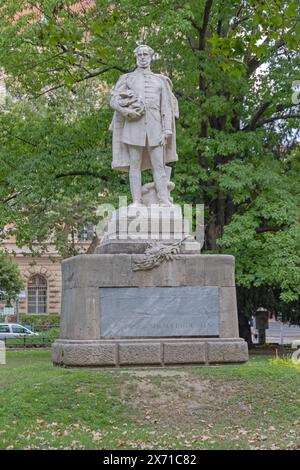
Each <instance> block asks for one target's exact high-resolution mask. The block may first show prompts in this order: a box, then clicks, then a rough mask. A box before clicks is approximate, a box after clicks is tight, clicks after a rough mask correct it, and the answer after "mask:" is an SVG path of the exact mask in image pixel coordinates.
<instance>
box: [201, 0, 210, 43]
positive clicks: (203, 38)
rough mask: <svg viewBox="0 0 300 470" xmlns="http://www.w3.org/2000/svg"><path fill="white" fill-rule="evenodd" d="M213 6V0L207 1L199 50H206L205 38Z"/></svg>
mask: <svg viewBox="0 0 300 470" xmlns="http://www.w3.org/2000/svg"><path fill="white" fill-rule="evenodd" d="M212 4H213V0H206V3H205V8H204V17H203V24H202V27H201V29H200V37H199V50H200V51H204V49H205V36H206V31H207V27H208V22H209V15H210V11H211V7H212Z"/></svg>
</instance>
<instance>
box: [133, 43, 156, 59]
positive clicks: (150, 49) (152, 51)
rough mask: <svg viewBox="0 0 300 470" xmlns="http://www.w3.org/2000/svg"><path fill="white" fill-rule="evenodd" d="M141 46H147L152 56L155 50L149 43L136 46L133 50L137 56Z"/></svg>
mask: <svg viewBox="0 0 300 470" xmlns="http://www.w3.org/2000/svg"><path fill="white" fill-rule="evenodd" d="M141 47H146V48H147V49H148V52H149V54H150V55H151V57H152V56H153V54H154V50H153V49H152V47H150V46H148V45H147V44H140V45H139V46H138V47H136V48H135V49H134V51H133V52H134V55H135V56H137V53H138V51H139V49H140V48H141Z"/></svg>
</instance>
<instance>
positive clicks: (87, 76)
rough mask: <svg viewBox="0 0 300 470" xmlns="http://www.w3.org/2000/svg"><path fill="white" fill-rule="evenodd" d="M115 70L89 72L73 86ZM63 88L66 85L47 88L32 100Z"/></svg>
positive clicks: (112, 68)
mask: <svg viewBox="0 0 300 470" xmlns="http://www.w3.org/2000/svg"><path fill="white" fill-rule="evenodd" d="M115 69H116V67H108V68H107V69H103V70H99V71H98V72H90V73H89V74H87V75H85V76H84V77H82V78H79V79H78V80H74V85H75V84H76V83H80V82H83V81H84V80H88V79H89V78H93V77H98V76H99V75H102V74H103V73H106V72H109V71H110V70H115ZM64 86H66V83H60V84H59V85H55V86H53V87H51V88H48V89H47V90H45V91H43V92H42V93H39V94H38V95H34V96H33V98H34V99H37V98H40V97H41V96H43V95H46V94H47V93H50V92H51V91H55V90H58V89H59V88H63V87H64ZM33 98H31V99H33Z"/></svg>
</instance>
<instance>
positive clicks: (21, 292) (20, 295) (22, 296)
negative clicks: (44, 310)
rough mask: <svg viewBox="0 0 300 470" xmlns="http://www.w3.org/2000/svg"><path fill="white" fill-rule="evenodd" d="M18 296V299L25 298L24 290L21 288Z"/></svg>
mask: <svg viewBox="0 0 300 470" xmlns="http://www.w3.org/2000/svg"><path fill="white" fill-rule="evenodd" d="M18 297H19V299H20V300H24V299H26V290H21V291H20V293H19V296H18Z"/></svg>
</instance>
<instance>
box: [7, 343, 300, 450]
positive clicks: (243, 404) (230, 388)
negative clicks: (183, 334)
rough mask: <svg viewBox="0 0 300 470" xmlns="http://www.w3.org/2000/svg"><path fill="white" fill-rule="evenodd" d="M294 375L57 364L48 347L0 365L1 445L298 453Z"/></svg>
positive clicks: (265, 361)
mask: <svg viewBox="0 0 300 470" xmlns="http://www.w3.org/2000/svg"><path fill="white" fill-rule="evenodd" d="M299 392H300V372H299V371H298V370H296V369H292V368H288V367H284V366H283V365H276V364H271V363H270V361H269V358H266V357H254V358H251V360H250V361H249V362H248V363H247V364H243V365H237V366H234V365H228V366H220V367H209V368H208V367H187V368H168V369H150V368H140V369H115V370H113V369H88V368H84V369H83V368H82V369H63V368H58V367H52V365H51V361H50V352H49V351H44V350H34V351H31V350H30V351H29V350H27V351H8V353H7V364H6V365H0V448H1V449H12V448H13V449H132V448H133V449H297V448H298V449H299V448H300V439H299V437H300V406H299V402H300V393H299Z"/></svg>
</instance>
